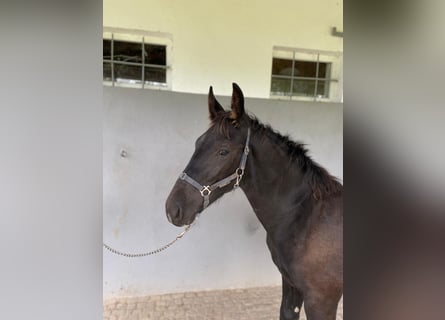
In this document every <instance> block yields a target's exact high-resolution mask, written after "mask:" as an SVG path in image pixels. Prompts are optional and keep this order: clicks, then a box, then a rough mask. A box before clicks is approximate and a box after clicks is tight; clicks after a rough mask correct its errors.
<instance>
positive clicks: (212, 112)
mask: <svg viewBox="0 0 445 320" xmlns="http://www.w3.org/2000/svg"><path fill="white" fill-rule="evenodd" d="M219 112H224V108H223V107H222V106H221V105H220V104H219V102H218V101H217V100H216V98H215V96H214V95H213V88H212V86H210V89H209V117H210V120H212V121H213V119H215V118H216V115H217V114H218V113H219Z"/></svg>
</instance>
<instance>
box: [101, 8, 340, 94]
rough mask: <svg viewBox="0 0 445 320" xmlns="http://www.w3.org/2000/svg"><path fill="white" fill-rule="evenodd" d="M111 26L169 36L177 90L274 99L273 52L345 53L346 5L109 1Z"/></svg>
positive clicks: (106, 18)
mask: <svg viewBox="0 0 445 320" xmlns="http://www.w3.org/2000/svg"><path fill="white" fill-rule="evenodd" d="M103 12H104V17H103V24H104V27H109V28H124V29H137V30H144V31H148V32H161V33H166V34H169V35H170V36H171V43H172V47H171V52H170V55H171V56H170V57H169V64H170V65H171V67H172V69H171V89H172V90H174V91H182V92H193V93H205V92H207V90H208V86H209V85H213V86H214V89H215V93H216V94H217V95H218V94H220V95H229V94H231V90H232V88H231V83H232V82H237V83H238V84H239V85H240V86H241V88H242V89H243V91H244V93H245V95H246V96H248V97H263V98H267V97H269V92H270V77H271V66H272V52H273V46H286V47H293V48H307V49H316V50H328V51H343V49H342V46H343V39H342V38H339V37H333V36H332V35H331V28H332V27H334V26H335V27H337V29H339V30H343V20H342V14H343V4H342V1H341V0H281V1H280V0H279V1H254V0H245V1H241V0H238V1H237V0H224V1H222V0H219V1H218V0H205V1H204V0H203V1H197V0H195V1H186V0H184V1H180V0H176V1H174V0H164V1H161V0H126V1H122V0H104V3H103Z"/></svg>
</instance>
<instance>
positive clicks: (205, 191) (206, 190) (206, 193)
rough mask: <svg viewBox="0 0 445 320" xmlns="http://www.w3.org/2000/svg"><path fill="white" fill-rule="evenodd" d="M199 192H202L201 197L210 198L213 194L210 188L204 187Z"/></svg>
mask: <svg viewBox="0 0 445 320" xmlns="http://www.w3.org/2000/svg"><path fill="white" fill-rule="evenodd" d="M199 192H201V196H203V197H208V196H209V195H210V194H211V193H212V190H210V186H203V187H202V189H201V190H199Z"/></svg>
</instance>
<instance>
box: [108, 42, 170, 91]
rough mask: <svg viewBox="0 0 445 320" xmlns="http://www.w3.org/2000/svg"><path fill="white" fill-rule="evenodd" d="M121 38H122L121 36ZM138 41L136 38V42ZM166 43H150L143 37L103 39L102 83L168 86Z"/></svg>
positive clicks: (142, 86) (141, 86)
mask: <svg viewBox="0 0 445 320" xmlns="http://www.w3.org/2000/svg"><path fill="white" fill-rule="evenodd" d="M122 38H123V39H122ZM137 40H139V41H137ZM167 70H168V66H167V45H165V44H158V43H149V42H146V41H145V37H144V36H139V37H130V39H125V37H120V38H119V37H118V38H117V39H116V38H115V35H114V34H111V37H110V38H108V39H107V38H104V39H103V81H104V83H105V84H111V85H113V86H114V85H121V86H133V87H134V86H136V87H140V88H144V87H167Z"/></svg>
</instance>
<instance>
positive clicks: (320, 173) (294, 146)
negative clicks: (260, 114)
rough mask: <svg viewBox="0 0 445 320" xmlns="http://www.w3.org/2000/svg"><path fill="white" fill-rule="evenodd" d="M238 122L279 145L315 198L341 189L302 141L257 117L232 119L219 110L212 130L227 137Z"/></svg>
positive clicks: (226, 113) (339, 184) (338, 183)
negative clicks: (297, 169)
mask: <svg viewBox="0 0 445 320" xmlns="http://www.w3.org/2000/svg"><path fill="white" fill-rule="evenodd" d="M240 124H246V125H248V126H250V128H251V130H252V133H253V134H255V133H256V134H259V135H261V136H263V137H269V138H271V139H272V141H274V142H275V143H276V144H277V145H279V146H281V147H282V148H283V149H284V150H285V151H286V152H287V155H288V156H289V159H290V160H291V161H292V162H293V163H296V164H297V165H298V166H299V168H301V170H302V171H303V173H304V178H303V179H304V181H305V182H306V183H307V184H308V185H309V186H310V188H311V189H312V195H313V197H314V198H315V199H317V200H318V199H321V198H323V196H327V195H331V194H335V193H338V192H340V191H341V190H342V185H341V183H340V182H339V181H338V179H337V178H336V177H334V176H332V175H330V174H329V173H328V172H327V170H326V169H325V168H323V167H322V166H321V165H319V164H318V163H317V162H315V161H314V160H313V159H312V158H311V157H310V156H309V155H308V149H306V147H305V146H306V145H305V144H304V143H301V142H298V141H297V142H295V141H293V140H291V139H290V138H289V136H288V135H282V134H281V133H279V132H278V131H276V130H274V129H273V128H272V127H271V126H270V125H266V124H263V123H261V122H260V121H259V120H258V118H257V117H255V116H253V115H247V114H245V115H244V116H243V117H242V118H241V119H239V120H233V119H232V118H231V113H230V112H221V113H220V114H218V115H217V117H215V118H214V119H213V120H212V127H213V128H214V130H217V131H218V132H219V133H221V134H223V135H224V136H225V137H227V138H229V139H230V127H233V126H235V127H237V126H239V125H240Z"/></svg>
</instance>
